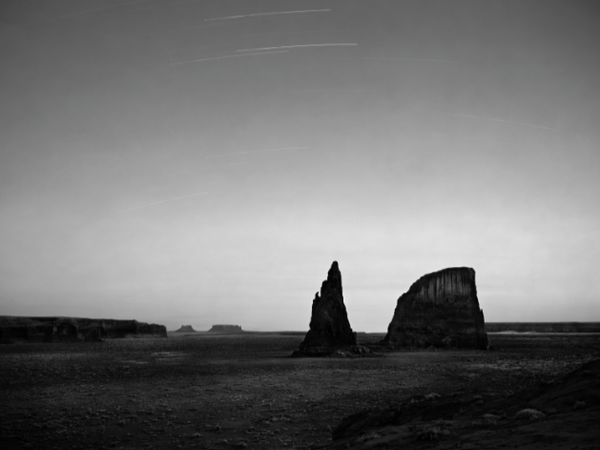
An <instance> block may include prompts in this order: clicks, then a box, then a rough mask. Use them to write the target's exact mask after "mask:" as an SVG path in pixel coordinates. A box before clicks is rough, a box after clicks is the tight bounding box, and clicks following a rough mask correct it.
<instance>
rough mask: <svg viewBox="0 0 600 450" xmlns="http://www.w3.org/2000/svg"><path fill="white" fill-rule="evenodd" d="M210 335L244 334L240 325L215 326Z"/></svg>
mask: <svg viewBox="0 0 600 450" xmlns="http://www.w3.org/2000/svg"><path fill="white" fill-rule="evenodd" d="M208 331H209V333H243V332H244V330H242V327H240V326H239V325H213V326H212V327H211V329H210V330H208Z"/></svg>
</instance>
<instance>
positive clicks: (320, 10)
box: [204, 9, 331, 22]
mask: <svg viewBox="0 0 600 450" xmlns="http://www.w3.org/2000/svg"><path fill="white" fill-rule="evenodd" d="M330 11H331V9H305V10H302V11H274V12H264V13H254V14H240V15H237V16H224V17H213V18H210V19H204V21H205V22H211V21H216V20H231V19H243V18H245V17H262V16H278V15H283V14H307V13H316V12H330Z"/></svg>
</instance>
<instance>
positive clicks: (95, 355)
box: [0, 333, 600, 449]
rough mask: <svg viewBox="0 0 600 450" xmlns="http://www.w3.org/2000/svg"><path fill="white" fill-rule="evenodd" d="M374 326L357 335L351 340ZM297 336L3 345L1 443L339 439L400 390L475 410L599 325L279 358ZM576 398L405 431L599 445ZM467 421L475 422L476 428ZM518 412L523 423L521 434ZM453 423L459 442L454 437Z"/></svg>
mask: <svg viewBox="0 0 600 450" xmlns="http://www.w3.org/2000/svg"><path fill="white" fill-rule="evenodd" d="M174 336H176V337H174ZM382 336H383V335H366V336H364V335H363V336H360V337H359V341H360V343H361V344H365V343H369V341H371V342H375V341H376V340H378V339H381V337H382ZM303 337H304V334H303V333H296V334H294V333H290V334H285V333H284V334H277V333H273V334H253V333H247V334H242V335H209V334H205V333H195V334H190V335H180V334H179V333H177V334H176V335H172V336H171V337H170V338H169V339H120V340H107V341H105V342H99V343H54V344H10V345H2V346H0V405H1V408H0V447H1V448H3V449H8V448H35V449H69V448H71V449H99V448H106V449H109V448H122V449H134V448H136V449H137V448H142V449H151V448H161V449H163V448H212V449H228V448H256V449H285V448H289V449H307V448H311V447H312V448H315V447H322V446H329V447H339V445H338V444H340V445H341V443H342V441H341V440H340V439H338V440H336V441H332V431H333V430H335V429H336V427H338V425H339V424H340V423H342V420H343V419H344V418H346V417H348V416H349V415H351V414H354V413H356V412H359V411H364V410H367V409H373V408H375V409H379V410H385V409H386V408H387V409H389V408H394V407H397V406H398V405H408V403H407V402H410V399H411V398H414V399H417V400H420V399H425V400H426V401H436V402H438V403H440V404H441V403H443V402H444V401H446V400H445V399H449V398H453V399H455V400H457V399H458V400H460V401H462V402H463V403H464V402H468V403H469V404H470V403H475V404H477V405H479V406H481V408H483V406H485V404H487V403H490V404H491V403H492V402H497V401H500V400H502V399H506V398H511V397H510V396H511V395H513V394H515V393H516V392H518V391H521V390H522V389H524V388H528V387H536V386H540V385H547V384H548V383H551V382H553V381H555V380H558V379H560V378H561V377H563V376H564V375H566V374H567V373H569V372H571V371H573V370H574V369H577V368H578V367H580V366H581V365H582V364H584V363H586V362H589V361H592V360H594V359H598V358H600V335H599V334H547V335H542V334H496V335H491V336H490V340H491V344H492V347H493V349H492V350H490V351H464V350H463V351H438V352H436V351H434V350H428V351H402V352H394V353H385V354H383V355H382V356H380V357H370V358H290V357H289V355H290V354H291V353H292V351H294V350H296V349H297V348H298V346H299V344H300V342H301V341H302V339H303ZM417 400H413V403H415V402H416V401H417ZM577 401H580V400H577ZM454 403H457V404H458V403H460V402H454ZM463 406H464V405H463ZM572 406H573V407H575V404H573V405H572ZM588 406H590V405H587V406H586V405H585V404H584V405H582V404H581V403H579V405H578V407H577V408H576V409H577V410H578V411H579V413H580V414H582V415H580V416H577V417H576V418H575V419H574V418H573V416H572V415H569V414H570V412H569V414H567V413H565V415H563V416H561V414H562V413H561V411H557V412H556V414H549V415H545V416H544V417H541V418H539V419H538V420H535V421H534V420H532V421H531V422H519V423H516V422H510V421H507V422H502V420H504V419H503V418H502V416H501V413H499V414H496V415H497V416H498V417H497V418H496V419H495V420H494V418H493V417H487V418H486V417H484V416H483V414H492V415H494V414H493V413H489V412H485V411H483V409H481V412H482V414H481V418H479V419H477V420H475V419H473V416H469V419H468V420H470V421H471V422H476V423H475V424H472V427H467V428H464V427H463V428H461V426H459V425H456V424H455V425H452V424H447V423H446V424H444V422H439V421H438V422H435V421H431V422H428V423H424V422H423V421H421V422H418V423H417V422H415V423H416V425H414V424H413V425H414V426H413V428H412V429H411V430H409V431H407V433H409V434H410V433H412V434H411V436H412V437H411V439H412V440H411V441H410V442H411V444H410V445H411V446H410V447H407V448H449V446H452V447H454V448H457V445H458V446H459V447H458V448H498V447H500V446H502V445H506V446H509V447H514V446H515V445H519V446H525V447H527V446H529V447H528V448H535V447H534V445H538V444H539V445H540V448H546V447H545V444H544V442H545V441H544V439H545V438H544V436H545V434H544V433H546V435H548V433H550V431H552V432H553V433H556V432H557V429H559V431H560V432H561V433H562V435H563V437H565V439H566V440H565V441H562V444H561V445H563V444H564V446H563V447H560V446H559V447H556V446H554V447H552V446H551V447H552V448H574V447H575V445H580V447H579V448H582V447H585V445H587V446H588V448H600V444H597V446H596V447H594V446H593V445H594V444H589V442H592V443H593V442H600V439H596V440H595V441H594V438H595V437H597V433H598V432H597V431H596V430H595V428H594V427H592V428H589V427H586V425H585V424H586V423H588V422H587V421H589V420H593V419H594V417H595V416H593V414H595V412H594V411H597V409H596V410H593V409H589V408H588ZM572 409H573V408H571V409H569V411H571V410H572ZM408 410H409V409H408V408H406V411H408ZM415 411H416V410H415ZM421 414H422V413H421ZM465 414H466V413H465ZM511 414H512V413H511ZM511 417H512V416H511ZM436 420H438V419H436ZM465 420H467V419H465ZM582 420H583V422H582ZM486 421H487V422H489V423H487V422H486ZM479 422H481V423H483V422H486V425H485V427H487V428H485V429H480V428H477V427H480V425H481V423H479ZM461 423H462V422H461ZM494 423H495V424H497V425H494ZM544 423H547V424H548V425H547V426H546V427H544V426H542V427H540V424H544ZM582 423H583V425H581V424H582ZM462 424H463V425H464V423H462ZM528 424H531V425H532V426H533V427H534V428H532V430H533V431H531V432H530V433H529V434H526V438H523V437H519V436H522V435H521V434H519V433H520V432H519V430H522V428H521V427H523V426H526V425H528ZM577 424H579V425H577ZM427 426H428V427H429V428H427ZM494 426H497V427H499V428H498V430H500V431H498V432H497V433H496V434H495V435H494V436H495V437H493V438H490V437H489V436H490V435H489V433H488V434H485V430H488V429H490V428H493V427H494ZM501 427H504V428H501ZM536 427H537V428H536ZM578 427H579V428H578ZM582 427H583V428H582ZM338 430H339V428H338ZM373 430H375V431H373ZM378 430H379V429H371V430H370V431H369V430H363V432H362V434H361V433H360V432H359V434H358V435H355V436H354V437H352V438H351V439H348V438H347V437H346V439H347V440H346V441H344V442H343V444H344V447H345V448H396V447H395V446H392V445H395V444H393V442H392V441H388V442H387V443H385V442H383V443H381V442H380V443H379V444H378V443H377V441H376V438H375V437H374V436H375V435H381V433H379V431H378ZM407 430H408V429H407ZM461 430H462V431H461ZM477 430H480V431H481V432H483V434H481V433H480V434H477V433H479V431H477ZM514 430H516V431H514ZM396 431H397V432H398V430H396ZM461 432H465V433H468V435H469V436H471V438H470V440H467V441H464V442H462V441H460V439H458V438H459V436H458V434H460V433H461ZM378 433H379V434H378ZM474 433H475V434H474ZM594 433H596V434H594ZM390 435H391V434H390V433H388V434H387V436H390ZM473 436H475V437H473ZM477 436H480V437H479V438H478V437H477ZM486 436H487V437H486ZM569 436H570V437H572V438H573V439H571V438H570V437H569ZM578 436H584V437H585V436H587V440H581V439H580V440H577V439H578ZM338 437H339V436H338ZM352 439H354V440H352ZM395 439H400V437H399V436H396V438H395ZM485 439H487V441H486V440H485ZM490 439H491V440H490ZM524 439H525V440H524ZM569 439H571V440H569ZM590 439H591V441H590ZM357 441H360V442H357ZM390 442H391V443H390ZM397 442H398V441H397ZM586 442H587V443H588V444H589V445H588V444H586ZM552 443H554V444H556V442H555V440H554V441H551V442H546V444H552ZM446 444H447V445H446ZM469 445H474V446H472V447H469ZM361 446H362V447H361ZM460 446H462V447H460ZM344 447H339V448H344Z"/></svg>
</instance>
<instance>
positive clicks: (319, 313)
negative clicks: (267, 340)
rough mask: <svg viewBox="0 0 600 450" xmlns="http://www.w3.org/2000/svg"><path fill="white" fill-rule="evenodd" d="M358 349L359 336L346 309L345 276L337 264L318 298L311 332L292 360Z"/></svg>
mask: <svg viewBox="0 0 600 450" xmlns="http://www.w3.org/2000/svg"><path fill="white" fill-rule="evenodd" d="M356 345H357V343H356V333H354V332H353V331H352V328H351V327H350V322H349V321H348V314H347V313H346V306H345V305H344V296H343V292H342V274H341V273H340V269H339V267H338V263H337V261H334V262H333V264H332V265H331V269H329V272H328V273H327V280H325V281H323V284H322V285H321V295H319V293H318V292H317V293H316V294H315V299H314V300H313V304H312V315H311V318H310V330H308V333H306V336H305V338H304V341H303V342H302V343H301V344H300V349H299V350H297V351H295V352H294V354H293V355H292V356H323V355H329V354H332V353H334V352H336V351H339V350H346V351H352V347H353V346H356Z"/></svg>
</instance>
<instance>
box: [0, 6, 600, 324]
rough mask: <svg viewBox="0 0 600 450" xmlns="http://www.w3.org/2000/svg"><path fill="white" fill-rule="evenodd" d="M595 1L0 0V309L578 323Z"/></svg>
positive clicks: (593, 310) (594, 80) (586, 279)
mask: <svg viewBox="0 0 600 450" xmlns="http://www.w3.org/2000/svg"><path fill="white" fill-rule="evenodd" d="M599 23H600V5H599V3H598V2H597V1H594V0H591V1H576V0H565V1H552V0H517V1H510V0H502V1H491V0H489V1H486V0H461V1H451V0H443V1H442V0H438V1H428V0H413V1H404V0H393V1H392V0H389V1H383V0H369V1H367V0H362V1H358V0H356V1H353V0H338V1H335V0H318V1H317V0H312V1H311V0H302V1H301V0H270V1H266V0H256V1H252V0H236V1H227V0H212V1H211V0H197V1H194V0H191V1H190V0H146V1H132V0H122V1H116V0H48V1H43V2H42V1H39V0H3V1H2V2H1V3H0V41H1V42H2V45H1V46H0V61H1V65H0V98H1V101H0V314H11V315H70V316H88V317H110V318H123V319H127V318H135V319H137V320H142V321H151V322H158V323H163V324H165V325H167V327H168V328H169V329H173V328H176V327H178V326H179V325H181V324H192V325H193V326H194V327H196V328H197V329H206V328H208V327H209V326H210V325H211V324H213V323H234V324H240V325H242V327H244V328H245V329H263V330H277V329H296V330H304V329H307V328H308V322H309V319H310V307H311V302H312V299H313V296H314V293H315V292H316V291H317V290H318V289H319V287H320V284H321V281H322V280H323V279H324V278H325V277H326V275H327V270H328V269H329V266H330V264H331V262H332V261H333V260H338V261H339V264H340V270H341V271H342V276H343V284H344V294H345V301H346V306H347V309H348V314H349V319H350V323H351V324H352V327H353V328H354V329H355V330H365V331H384V330H385V329H386V328H387V325H388V323H389V321H390V320H391V318H392V315H393V311H394V308H395V305H396V300H397V298H398V297H399V296H400V295H401V294H402V293H403V292H405V291H406V290H407V289H408V288H409V286H410V285H411V284H412V283H413V282H414V281H415V280H416V279H418V278H419V277H420V276H421V275H423V274H425V273H429V272H433V271H436V270H440V269H443V268H445V267H451V266H470V267H473V268H474V269H475V270H476V272H477V286H478V293H479V300H480V303H481V306H482V308H483V309H484V313H485V317H486V320H488V321H571V320H576V321H599V320H600V298H599V294H598V293H599V291H600V277H599V276H598V268H599V267H600V231H599V230H600V212H599V211H600V208H599V207H598V206H599V205H600V186H599V184H600V52H599V51H598V44H599V43H600V27H599V26H598V24H599Z"/></svg>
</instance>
